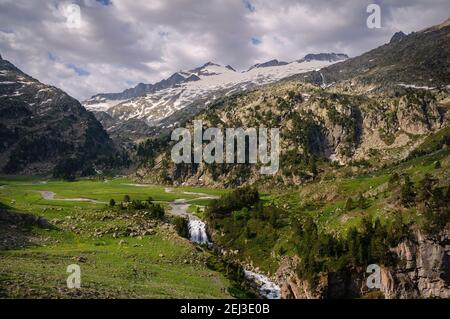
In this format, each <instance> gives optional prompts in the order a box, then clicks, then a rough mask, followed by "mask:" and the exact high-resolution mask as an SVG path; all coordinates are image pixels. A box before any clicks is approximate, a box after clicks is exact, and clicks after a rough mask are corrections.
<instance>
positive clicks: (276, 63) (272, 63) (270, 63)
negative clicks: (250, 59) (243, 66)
mask: <svg viewBox="0 0 450 319" xmlns="http://www.w3.org/2000/svg"><path fill="white" fill-rule="evenodd" d="M286 64H289V63H288V62H284V61H278V60H270V61H267V62H264V63H257V64H255V65H253V66H252V67H250V68H249V69H248V71H250V70H252V69H255V68H267V67H269V66H280V65H286Z"/></svg>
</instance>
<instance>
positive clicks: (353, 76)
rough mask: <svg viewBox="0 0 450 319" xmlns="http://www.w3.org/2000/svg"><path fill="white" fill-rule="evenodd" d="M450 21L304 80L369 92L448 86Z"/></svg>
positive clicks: (396, 37)
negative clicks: (337, 84)
mask: <svg viewBox="0 0 450 319" xmlns="http://www.w3.org/2000/svg"><path fill="white" fill-rule="evenodd" d="M449 30H450V19H449V20H447V21H445V22H444V23H442V24H440V25H437V26H434V27H431V28H428V29H425V30H422V31H420V32H413V33H411V34H409V35H407V36H406V35H404V34H402V33H396V34H395V35H394V36H393V37H392V40H391V41H390V42H389V43H387V44H385V45H382V46H380V47H378V48H376V49H374V50H371V51H369V52H367V53H364V54H362V55H361V56H358V57H355V58H351V59H348V60H345V61H343V62H341V63H337V64H334V65H332V66H329V67H326V68H323V69H322V70H320V72H311V73H310V74H307V75H308V76H307V77H306V78H305V77H303V76H301V77H300V76H294V77H293V78H292V79H294V78H295V79H298V80H307V81H309V82H311V83H315V84H325V85H330V84H332V83H335V82H339V81H349V83H348V84H349V85H355V84H356V83H358V84H360V85H363V86H365V89H367V90H374V89H376V88H379V87H382V88H384V89H386V88H391V89H393V90H395V88H396V87H398V86H415V87H423V88H439V87H442V86H445V85H448V79H449V74H450V69H449V65H450V41H448V39H449Z"/></svg>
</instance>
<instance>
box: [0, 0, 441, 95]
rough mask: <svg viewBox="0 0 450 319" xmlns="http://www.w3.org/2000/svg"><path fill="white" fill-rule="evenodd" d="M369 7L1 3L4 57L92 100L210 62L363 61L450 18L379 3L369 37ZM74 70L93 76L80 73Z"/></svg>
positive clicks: (429, 5) (434, 9)
mask: <svg viewBox="0 0 450 319" xmlns="http://www.w3.org/2000/svg"><path fill="white" fill-rule="evenodd" d="M101 2H103V3H108V1H101ZM370 2H371V1H336V0H328V1H316V0H310V1H302V2H299V1H294V0H280V1H271V0H245V1H244V0H191V1H183V0H170V1H167V0H134V1H127V0H114V1H112V3H113V4H112V5H102V4H101V3H100V2H99V1H95V0H76V1H70V2H69V1H67V2H63V1H56V0H33V1H29V0H0V52H1V54H2V56H3V58H5V59H8V60H10V61H11V62H12V63H14V64H15V65H17V66H18V67H19V68H21V69H22V70H23V71H24V72H26V73H28V74H30V75H32V76H33V77H35V78H37V79H39V80H40V81H42V82H45V83H49V84H52V85H55V86H57V87H60V88H61V89H63V90H65V91H67V92H68V93H69V94H71V95H73V96H74V97H76V98H78V99H84V98H87V97H89V96H91V95H93V94H95V93H99V92H117V91H121V90H123V89H125V88H127V87H129V85H130V83H138V82H145V83H152V82H156V81H159V80H160V79H162V78H164V77H167V76H169V75H170V74H171V73H173V72H175V71H177V70H180V69H189V68H193V67H196V66H198V65H201V64H203V63H205V62H207V61H215V62H218V63H221V64H230V65H232V66H233V67H235V68H237V69H241V70H242V69H247V68H248V67H249V66H250V65H252V64H254V63H256V62H263V61H266V60H269V59H273V58H277V59H281V60H288V61H289V60H295V59H299V58H301V57H302V56H303V55H305V54H307V53H309V52H319V51H321V52H327V51H328V52H329V51H334V52H344V53H347V54H350V55H357V54H360V53H362V52H364V51H367V50H369V49H371V48H374V47H376V46H378V45H380V44H382V43H385V42H387V41H388V40H389V38H390V36H391V35H392V34H393V33H394V32H395V31H398V30H400V29H401V30H403V31H405V32H411V31H414V30H420V29H422V28H424V27H426V26H429V25H432V24H436V23H439V22H441V21H443V20H445V19H446V18H447V16H446V14H448V12H450V10H449V9H450V4H449V2H448V1H443V0H433V1H425V0H422V1H419V0H408V1H407V0H399V1H396V2H395V4H390V3H388V1H378V3H380V5H381V8H382V19H383V21H382V23H383V28H382V29H380V30H369V29H367V28H366V26H365V21H366V18H367V13H366V10H365V9H366V6H367V5H368V4H369V3H370ZM67 3H77V4H78V5H80V7H81V19H82V20H81V22H82V23H81V26H80V28H78V29H76V28H68V27H67V24H66V17H65V15H64V14H63V11H62V8H63V6H64V4H67ZM419 17H420V18H419ZM252 38H254V39H258V40H260V43H259V41H253V43H252V40H251V39H252ZM49 54H51V57H53V58H50V57H49ZM68 65H72V66H74V67H75V70H76V69H78V68H79V70H86V71H87V72H88V73H89V74H88V75H86V74H84V75H83V76H79V74H77V72H75V70H74V67H72V68H69V67H68Z"/></svg>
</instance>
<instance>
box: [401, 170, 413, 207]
mask: <svg viewBox="0 0 450 319" xmlns="http://www.w3.org/2000/svg"><path fill="white" fill-rule="evenodd" d="M400 196H401V201H402V203H403V205H405V206H410V205H411V204H412V203H413V202H414V199H415V197H416V194H415V193H414V183H413V182H411V179H410V178H409V176H408V175H405V177H404V183H403V185H402V190H401V194H400Z"/></svg>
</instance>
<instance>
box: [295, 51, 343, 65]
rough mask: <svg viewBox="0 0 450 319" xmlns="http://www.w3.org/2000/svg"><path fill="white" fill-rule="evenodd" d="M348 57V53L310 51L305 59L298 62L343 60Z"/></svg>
mask: <svg viewBox="0 0 450 319" xmlns="http://www.w3.org/2000/svg"><path fill="white" fill-rule="evenodd" d="M346 59H348V55H347V54H344V53H317V54H314V53H310V54H307V55H305V57H304V58H303V59H300V60H298V61H297V62H299V63H301V62H310V61H330V62H335V61H342V60H346Z"/></svg>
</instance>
